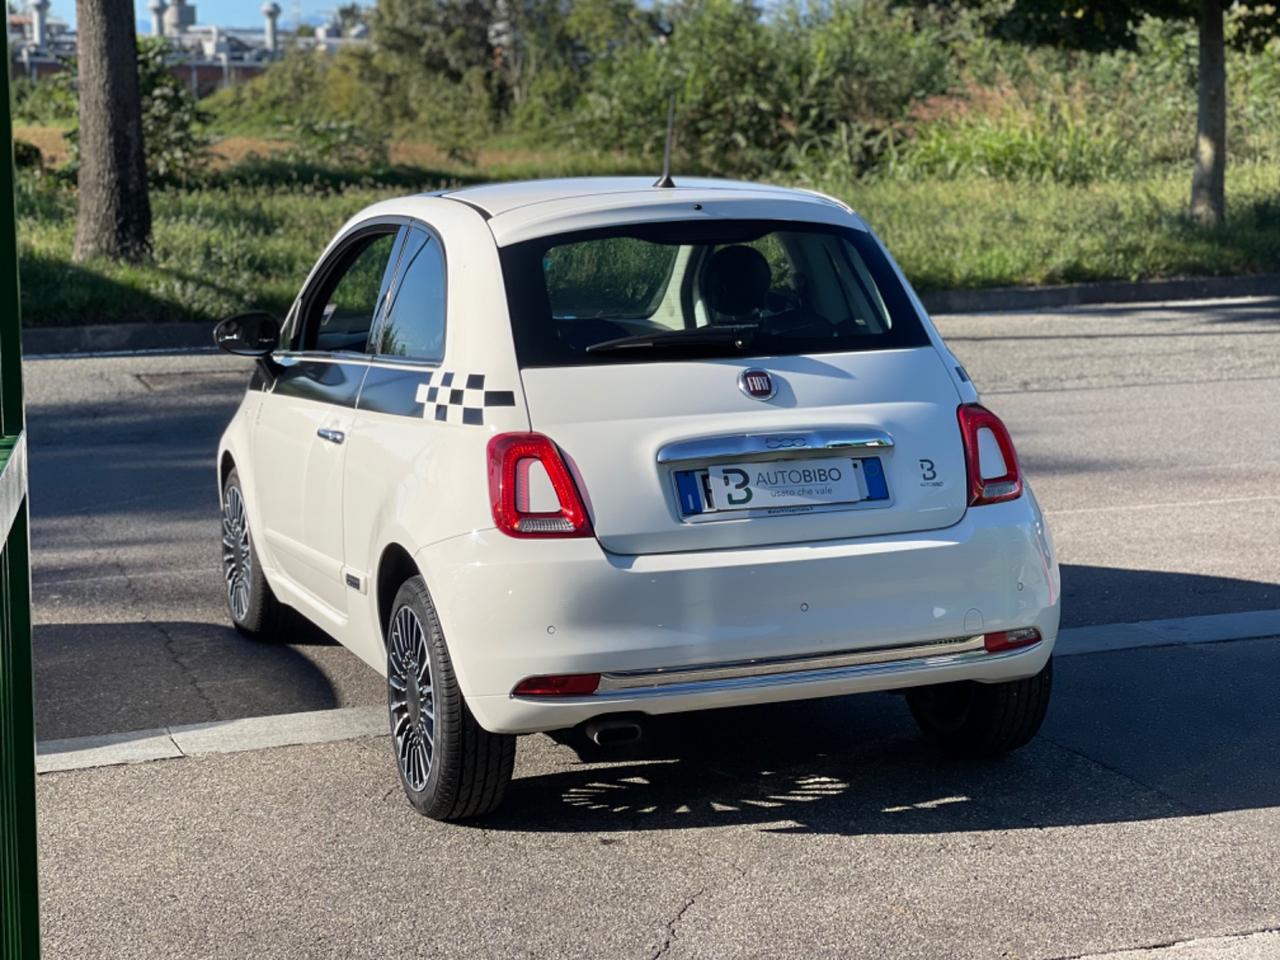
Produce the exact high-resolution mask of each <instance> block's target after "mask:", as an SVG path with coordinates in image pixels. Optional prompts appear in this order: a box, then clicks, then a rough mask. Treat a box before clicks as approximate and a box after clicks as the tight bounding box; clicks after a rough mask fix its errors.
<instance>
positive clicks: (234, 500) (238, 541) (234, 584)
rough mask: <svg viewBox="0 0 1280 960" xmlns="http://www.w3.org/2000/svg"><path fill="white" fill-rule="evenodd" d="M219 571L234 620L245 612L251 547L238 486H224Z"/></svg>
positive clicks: (251, 562)
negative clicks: (224, 584) (223, 579)
mask: <svg viewBox="0 0 1280 960" xmlns="http://www.w3.org/2000/svg"><path fill="white" fill-rule="evenodd" d="M222 573H223V576H224V577H225V578H226V581H227V603H228V605H229V606H230V607H231V615H232V616H233V617H235V618H236V620H237V621H241V620H244V618H245V617H246V616H248V614H249V603H250V601H251V599H252V597H251V596H250V592H249V591H250V587H249V584H250V583H251V577H252V576H253V550H252V549H251V548H250V545H249V518H248V517H247V516H246V515H245V509H244V497H243V496H242V495H241V493H240V488H239V487H235V486H232V487H228V488H227V492H226V495H225V497H224V498H223V502H222Z"/></svg>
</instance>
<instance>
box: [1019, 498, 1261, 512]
mask: <svg viewBox="0 0 1280 960" xmlns="http://www.w3.org/2000/svg"><path fill="white" fill-rule="evenodd" d="M1267 500H1280V495H1277V494H1259V495H1258V496H1256V497H1221V498H1218V499H1201V500H1169V501H1166V502H1164V503H1127V504H1123V503H1122V504H1115V505H1113V506H1106V507H1065V508H1062V509H1059V510H1046V511H1045V512H1044V514H1045V516H1046V517H1060V516H1063V515H1065V514H1068V513H1123V512H1124V511H1126V510H1175V509H1179V508H1181V507H1212V506H1217V505H1218V504H1226V503H1260V502H1263V501H1267Z"/></svg>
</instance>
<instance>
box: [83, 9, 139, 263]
mask: <svg viewBox="0 0 1280 960" xmlns="http://www.w3.org/2000/svg"><path fill="white" fill-rule="evenodd" d="M136 31H137V27H136V26H135V25H134V10H133V3H132V2H131V0H76V34H77V42H78V53H79V61H80V64H79V73H80V75H79V82H78V86H79V91H80V174H79V185H80V213H79V216H78V217H77V219H76V244H75V253H74V259H76V260H77V261H80V260H87V259H89V258H91V257H109V258H111V259H113V260H114V259H128V260H136V259H138V258H140V257H143V256H146V255H147V253H148V252H149V251H150V246H151V202H150V200H149V199H148V197H147V162H146V155H145V154H144V152H143V148H142V101H141V99H140V95H139V92H138V60H137V46H136V43H137V41H136V38H135V36H134V35H135V33H136Z"/></svg>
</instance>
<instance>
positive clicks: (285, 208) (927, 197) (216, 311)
mask: <svg viewBox="0 0 1280 960" xmlns="http://www.w3.org/2000/svg"><path fill="white" fill-rule="evenodd" d="M244 140H245V138H237V139H236V140H235V142H234V143H233V142H231V141H228V142H227V144H226V150H225V152H224V158H223V159H222V160H220V161H219V164H220V165H221V169H220V170H218V171H216V172H215V174H214V175H213V177H212V178H211V185H210V186H208V187H206V188H204V189H201V190H177V189H165V190H157V191H153V193H152V197H151V202H152V210H153V215H154V224H155V226H154V257H153V259H152V260H151V261H149V262H147V263H143V264H134V265H122V264H110V263H89V264H73V263H71V246H72V239H73V235H74V231H75V211H76V198H75V193H74V191H73V190H71V189H70V188H68V187H65V186H62V185H60V184H58V183H57V182H56V181H54V180H52V179H51V178H48V177H37V176H33V175H31V174H29V173H24V174H23V175H22V176H21V177H20V178H19V183H18V240H19V248H20V258H21V268H22V308H23V319H24V321H25V322H26V323H27V324H28V325H30V326H39V325H43V326H49V325H70V324H83V323H112V322H138V321H141V322H151V321H183V320H199V321H214V320H217V319H220V318H221V317H223V316H226V315H227V314H230V313H233V312H235V311H237V310H241V309H247V308H249V307H264V308H266V309H270V310H274V311H276V312H283V310H284V309H285V308H286V307H287V305H288V304H289V302H290V301H292V299H293V297H294V295H295V294H296V293H297V290H298V286H299V285H300V283H301V282H302V280H303V278H304V277H305V275H306V273H307V271H308V270H309V269H310V267H311V264H312V262H313V261H314V259H315V257H316V255H317V254H318V253H319V252H320V250H321V248H322V247H323V246H324V244H325V243H326V242H327V241H328V239H329V238H330V237H331V236H332V234H333V233H334V231H335V230H336V229H337V228H338V227H339V226H340V225H341V224H342V222H343V221H344V220H345V219H346V218H347V217H349V216H350V215H351V214H352V213H354V212H356V211H357V210H359V209H360V208H361V207H363V206H365V205H366V204H369V203H372V202H374V201H376V200H379V199H383V198H385V197H388V196H395V195H400V194H404V193H411V192H417V191H421V190H433V189H437V188H439V187H441V186H444V185H446V184H449V183H460V182H470V181H476V180H482V179H514V178H521V177H532V176H538V175H581V174H586V173H592V172H606V173H613V172H647V171H639V170H637V169H635V167H634V165H631V168H630V169H628V165H627V164H625V163H619V162H617V161H609V160H606V161H604V162H603V163H602V162H601V161H600V160H599V159H598V158H591V157H584V156H582V155H577V154H554V153H529V152H520V151H516V150H508V151H499V150H494V151H490V152H482V153H481V154H480V156H479V157H478V160H477V163H476V164H475V165H473V166H459V165H457V164H451V163H450V162H449V161H448V160H447V159H446V158H444V157H443V156H442V155H440V154H439V153H438V152H436V151H433V150H432V148H430V147H422V146H416V145H402V146H399V147H397V148H396V149H395V150H394V151H393V152H392V158H391V159H392V167H391V168H390V169H389V170H387V171H384V172H381V173H380V174H379V175H378V177H377V178H376V179H374V178H369V177H363V176H362V175H360V174H358V173H345V174H344V173H342V172H334V171H330V170H323V169H308V168H299V167H296V166H292V167H291V166H288V165H287V164H285V163H284V162H283V161H256V162H255V161H253V160H249V161H245V160H243V159H242V158H243V157H244V156H245V155H247V154H248V153H250V152H255V153H260V154H265V153H267V152H268V150H267V149H255V148H254V147H253V146H252V145H249V146H246V144H245V143H244V142H243V141H244ZM41 146H42V148H43V147H44V146H45V145H44V144H43V143H42V144H41ZM216 149H217V147H216V146H215V150H216ZM231 154H234V155H231ZM1189 182H1190V174H1189V171H1188V172H1178V173H1176V174H1174V173H1169V174H1160V175H1152V176H1150V177H1148V178H1144V179H1138V180H1133V181H1127V182H1106V183H1098V184H1093V185H1086V186H1065V185H1061V184H1051V183H1011V182H1007V181H990V180H982V181H941V180H939V181H923V182H913V183H907V182H902V181H893V180H883V181H867V182H855V183H845V184H831V183H828V184H817V185H816V186H818V187H819V188H821V189H824V190H827V191H828V192H831V193H833V194H835V195H836V196H839V197H841V198H842V199H844V200H846V201H848V202H849V203H850V204H851V205H852V206H853V207H854V209H856V210H858V211H859V212H860V213H861V214H863V216H865V217H866V218H867V220H868V222H869V223H870V224H871V225H872V226H873V227H874V228H875V229H876V231H877V232H878V233H879V234H880V235H881V237H883V238H884V240H885V241H886V243H888V245H889V246H890V248H891V249H892V250H893V252H894V254H895V256H897V258H898V260H899V262H900V263H901V264H902V266H903V269H904V270H905V271H906V273H907V275H908V276H909V277H910V278H911V280H912V282H913V283H915V284H916V286H917V287H918V288H919V289H921V290H935V289H946V288H960V287H985V286H1009V285H1017V284H1042V283H1062V282H1072V281H1079V280H1103V279H1138V278H1144V277H1168V276H1187V275H1204V274H1243V273H1261V272H1280V165H1278V164H1269V165H1263V164H1255V165H1247V166H1246V165H1236V166H1234V167H1232V168H1230V169H1229V172H1228V177H1227V197H1228V209H1229V217H1228V223H1227V225H1226V226H1225V227H1224V228H1223V229H1221V230H1218V231H1214V232H1201V231H1197V230H1194V229H1193V228H1191V227H1190V226H1189V225H1188V223H1187V221H1186V219H1185V213H1184V211H1185V207H1186V201H1187V192H1188V189H1189Z"/></svg>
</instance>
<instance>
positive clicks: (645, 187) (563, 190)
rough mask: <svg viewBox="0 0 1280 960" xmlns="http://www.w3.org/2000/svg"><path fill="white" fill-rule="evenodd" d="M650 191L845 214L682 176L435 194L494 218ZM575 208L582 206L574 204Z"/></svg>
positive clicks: (781, 192) (770, 190) (807, 193)
mask: <svg viewBox="0 0 1280 960" xmlns="http://www.w3.org/2000/svg"><path fill="white" fill-rule="evenodd" d="M648 191H653V192H654V195H655V196H656V197H662V198H664V199H667V200H683V201H697V199H698V198H699V196H700V195H709V197H708V198H714V197H716V196H718V195H719V192H723V191H731V192H734V193H737V194H756V195H758V196H760V197H761V198H762V199H764V198H774V197H789V198H792V199H803V200H807V201H810V202H817V203H829V204H834V205H835V206H838V207H842V208H844V209H846V210H847V209H848V208H847V207H845V205H844V204H842V203H840V201H838V200H836V199H834V198H832V197H828V196H825V195H823V194H820V193H816V192H814V191H811V190H797V189H794V188H791V187H776V186H772V185H769V184H761V183H751V182H748V181H745V180H720V179H715V178H711V177H681V178H679V180H677V181H676V185H675V186H674V187H656V186H654V183H653V181H652V180H651V179H649V178H648V177H561V178H558V179H549V180H520V181H514V182H511V183H485V184H478V185H476V186H471V187H461V188H459V189H457V190H444V191H441V193H440V194H439V195H440V196H443V197H449V198H450V199H453V200H461V201H462V202H463V203H467V204H470V205H471V206H473V207H476V208H477V209H479V210H481V211H483V212H484V213H485V214H486V215H487V216H490V217H497V216H501V215H502V214H504V213H509V212H511V211H512V210H516V209H518V208H520V207H527V206H529V205H531V204H535V203H547V202H551V201H563V200H577V201H588V202H589V201H593V200H594V201H595V203H597V204H598V205H599V206H600V207H601V208H607V207H612V206H615V205H616V200H617V199H619V198H618V196H617V195H618V194H635V193H644V192H648ZM578 205H579V206H581V205H585V204H581V203H580V204H578Z"/></svg>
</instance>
